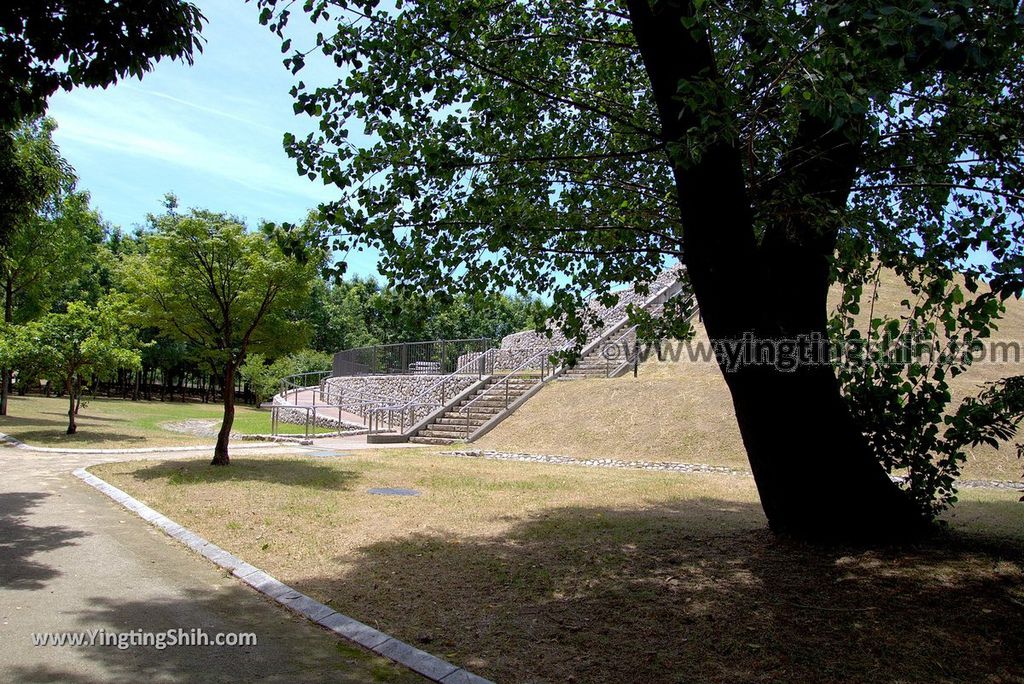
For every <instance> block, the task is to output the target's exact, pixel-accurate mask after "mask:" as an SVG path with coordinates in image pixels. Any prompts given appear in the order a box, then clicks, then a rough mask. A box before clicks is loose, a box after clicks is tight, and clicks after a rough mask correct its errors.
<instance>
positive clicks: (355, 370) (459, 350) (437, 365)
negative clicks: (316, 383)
mask: <svg viewBox="0 0 1024 684" xmlns="http://www.w3.org/2000/svg"><path fill="white" fill-rule="evenodd" d="M492 346H493V345H492V340H491V339H490V338H489V337H479V338H474V339H465V340H431V341H428V342H400V343H397V344H381V345H376V346H373V347H356V348H355V349H346V350H344V351H340V352H338V353H337V354H335V355H334V366H333V371H332V375H334V376H335V377H337V376H344V375H396V374H412V373H418V374H423V375H447V374H449V373H453V372H455V370H456V368H457V366H458V362H459V357H461V356H463V355H465V354H482V353H483V352H485V351H487V350H488V349H491V347H492Z"/></svg>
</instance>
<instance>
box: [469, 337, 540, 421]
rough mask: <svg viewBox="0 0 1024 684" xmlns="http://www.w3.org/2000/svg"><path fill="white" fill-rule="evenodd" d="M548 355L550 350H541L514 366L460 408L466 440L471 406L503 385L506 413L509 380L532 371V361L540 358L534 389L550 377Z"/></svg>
mask: <svg viewBox="0 0 1024 684" xmlns="http://www.w3.org/2000/svg"><path fill="white" fill-rule="evenodd" d="M550 355H551V350H549V349H542V350H541V351H538V352H537V353H535V354H534V355H533V356H531V357H530V358H528V359H526V360H525V361H523V362H522V363H521V364H519V365H518V366H516V367H515V368H513V369H512V370H510V371H509V372H508V373H506V374H505V376H504V377H502V378H501V380H498V381H497V382H495V383H494V384H493V385H491V386H490V387H487V388H486V389H485V390H483V391H482V392H481V393H480V396H478V397H476V398H475V399H472V400H470V401H469V403H467V404H466V405H465V406H463V407H462V408H460V409H459V410H458V413H459V415H462V414H463V413H465V414H466V439H469V421H470V416H471V412H470V409H471V408H472V406H473V405H474V404H476V403H477V402H478V401H480V400H482V399H484V398H485V397H487V398H493V395H491V394H490V391H491V390H492V389H493V388H495V387H497V386H498V385H501V384H504V385H505V409H504V410H505V411H507V410H508V407H509V404H510V403H511V402H509V386H508V383H509V380H511V379H512V376H514V375H518V374H520V373H522V372H523V371H524V370H526V369H527V368H529V370H533V368H532V365H533V363H534V361H535V360H536V359H537V357H538V356H539V357H541V358H540V378H539V379H538V380H537V382H535V383H534V384H533V385H531V386H530V389H533V387H535V386H536V385H537V384H538V383H541V382H544V381H545V379H546V378H547V377H548V376H549V375H550V373H549V372H548V366H549V365H550V361H549V360H548V357H549V356H550Z"/></svg>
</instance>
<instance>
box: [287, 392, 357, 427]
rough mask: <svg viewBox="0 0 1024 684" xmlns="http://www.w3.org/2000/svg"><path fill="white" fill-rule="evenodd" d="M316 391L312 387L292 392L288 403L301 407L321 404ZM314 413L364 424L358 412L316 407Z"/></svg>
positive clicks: (354, 423)
mask: <svg viewBox="0 0 1024 684" xmlns="http://www.w3.org/2000/svg"><path fill="white" fill-rule="evenodd" d="M318 393H319V392H318V391H317V390H315V389H312V388H311V389H305V390H300V391H298V392H293V393H292V394H289V395H288V405H289V406H299V407H302V406H314V405H315V404H322V403H323V402H321V401H319V400H318V399H317V394H318ZM282 405H283V404H282ZM316 414H317V415H318V416H323V417H324V418H339V419H340V420H342V421H344V422H346V423H351V424H353V425H364V421H363V417H362V416H360V415H359V414H357V413H349V412H348V411H339V410H338V409H336V408H334V409H332V408H318V409H316Z"/></svg>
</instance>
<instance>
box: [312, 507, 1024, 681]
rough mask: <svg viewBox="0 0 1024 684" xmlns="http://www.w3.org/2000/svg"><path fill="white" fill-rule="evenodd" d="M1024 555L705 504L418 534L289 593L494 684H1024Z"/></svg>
mask: <svg viewBox="0 0 1024 684" xmlns="http://www.w3.org/2000/svg"><path fill="white" fill-rule="evenodd" d="M1022 559H1024V554H1022V553H1021V548H1020V546H1013V545H1009V546H1008V545H1006V544H1001V543H998V542H994V541H993V540H982V541H981V542H977V540H975V539H973V538H965V537H963V536H962V535H961V536H957V535H942V536H940V537H938V538H936V539H934V540H931V541H929V542H928V543H923V544H919V545H914V546H911V547H904V548H879V549H873V550H867V551H865V550H862V549H843V548H821V547H814V546H809V545H805V544H802V543H798V542H795V541H791V540H785V539H779V538H777V537H774V536H773V535H772V534H771V533H770V532H768V531H767V530H766V529H765V527H764V519H763V516H762V514H761V511H760V509H759V507H758V506H756V505H754V504H744V503H735V502H727V501H719V500H712V499H703V500H688V501H677V502H671V503H668V504H661V503H659V504H656V505H653V506H651V507H650V508H646V509H644V510H617V509H613V508H601V507H594V508H562V509H553V510H549V511H546V512H544V513H543V514H541V515H536V516H533V517H530V518H527V519H524V520H522V521H521V522H519V523H517V524H516V525H515V526H513V527H512V528H511V529H509V530H508V532H507V533H506V534H503V535H500V536H496V537H472V538H458V537H451V536H449V537H445V536H438V535H413V536H410V537H406V538H402V539H398V540H392V541H387V542H383V543H377V544H374V545H371V546H368V547H365V548H363V549H361V550H360V553H359V554H358V555H357V556H355V558H352V557H345V558H339V559H338V562H339V568H346V570H339V572H338V573H337V574H332V575H330V576H324V577H315V578H311V579H307V580H304V581H296V582H295V585H296V586H297V588H299V589H300V590H303V591H306V592H307V593H310V594H312V595H314V596H317V597H318V598H320V599H321V600H330V601H331V602H332V604H333V605H335V607H337V608H338V609H339V610H340V611H342V612H349V614H351V615H353V617H356V618H357V619H360V620H363V621H365V622H369V623H370V624H373V625H375V626H377V627H378V628H380V629H383V630H384V631H386V632H389V633H392V634H394V635H395V636H397V637H398V638H400V639H405V640H407V641H409V642H411V643H414V644H417V645H419V646H420V647H421V648H424V649H426V650H429V651H432V652H434V653H438V654H447V655H448V656H449V657H450V659H451V660H452V661H453V662H455V663H457V664H460V665H463V666H465V667H467V668H469V669H471V670H473V671H476V672H478V674H481V675H483V676H486V677H489V678H491V679H495V680H496V681H552V682H565V681H573V680H575V681H580V682H584V681H585V682H662V681H687V682H693V681H728V682H737V681H741V682H761V681H764V682H774V681H877V680H887V681H895V680H899V681H915V682H917V681H921V682H924V681H927V682H933V681H984V680H985V679H986V677H990V678H992V679H991V680H992V681H996V680H997V679H998V678H1002V680H1009V681H1017V679H1015V678H1019V677H1021V676H1022V675H1024V669H1022V668H1024V665H1022V663H1021V654H1022V653H1024V630H1022V629H1021V624H1022V620H1024V588H1022V587H1024V585H1022V571H1021V568H1022V566H1024V560H1022Z"/></svg>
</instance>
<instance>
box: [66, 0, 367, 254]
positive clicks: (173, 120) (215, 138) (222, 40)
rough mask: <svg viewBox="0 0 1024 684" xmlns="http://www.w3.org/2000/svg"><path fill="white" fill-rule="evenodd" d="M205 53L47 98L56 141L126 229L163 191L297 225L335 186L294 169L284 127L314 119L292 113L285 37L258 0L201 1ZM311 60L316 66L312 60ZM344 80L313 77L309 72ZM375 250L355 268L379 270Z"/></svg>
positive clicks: (96, 201) (300, 127)
mask: <svg viewBox="0 0 1024 684" xmlns="http://www.w3.org/2000/svg"><path fill="white" fill-rule="evenodd" d="M196 4H197V5H198V6H199V7H200V9H201V10H202V11H203V14H205V15H206V17H207V20H208V24H207V26H206V27H205V28H204V30H203V37H204V38H205V39H206V45H205V49H204V52H203V53H202V54H199V55H197V56H196V60H195V64H194V65H193V66H192V67H189V66H187V65H186V64H182V63H180V62H171V61H169V60H163V61H161V62H160V63H159V64H157V65H156V67H155V69H154V70H153V71H152V72H150V73H149V74H147V75H146V76H145V78H143V79H142V80H141V81H139V80H138V79H127V80H125V81H122V82H120V83H118V84H116V85H114V86H111V87H110V88H107V89H105V90H102V89H85V88H76V89H75V90H73V91H71V92H70V93H65V92H59V93H57V94H56V95H54V96H53V97H52V98H51V100H50V106H49V115H50V116H51V117H53V118H54V119H56V121H57V123H58V129H57V132H56V134H55V139H56V140H57V143H58V144H59V145H60V148H61V151H62V152H63V154H64V156H65V158H67V160H68V161H69V162H71V164H72V166H74V168H75V170H76V171H77V173H78V176H79V179H80V181H79V187H80V188H82V189H85V190H88V191H89V192H90V193H91V194H92V202H93V206H94V207H96V208H97V209H99V211H100V212H101V213H102V214H103V217H104V218H105V219H106V220H108V221H109V222H111V223H113V224H114V225H119V226H121V227H123V228H125V229H130V228H131V227H132V226H133V225H138V224H142V223H143V222H144V221H145V217H146V214H147V213H150V212H153V213H158V212H159V211H160V210H161V199H162V198H163V195H164V194H165V193H167V192H174V193H175V194H176V195H178V198H179V200H180V202H181V205H182V206H184V207H203V208H206V209H212V210H215V211H224V212H228V213H231V214H235V215H238V216H240V217H242V218H243V219H245V220H246V222H247V223H248V224H249V225H250V226H255V225H256V223H257V221H259V220H260V219H267V220H270V221H292V222H295V221H301V220H302V219H303V218H304V217H305V215H306V213H307V212H308V211H309V210H310V209H311V208H313V207H315V206H316V205H317V204H318V203H319V202H321V201H324V200H328V199H332V198H333V197H335V196H336V193H337V190H336V189H334V191H333V193H332V189H331V188H327V187H325V186H324V185H323V184H322V183H321V182H320V181H310V180H308V179H306V178H305V177H300V176H298V174H297V173H296V172H295V164H294V163H293V162H292V161H291V160H290V159H289V158H288V156H287V155H286V154H285V152H284V150H283V148H282V147H281V138H282V135H283V134H284V132H285V131H291V132H294V133H299V132H301V131H304V130H306V129H307V127H308V126H310V125H311V122H310V121H309V120H308V119H304V118H303V119H300V118H298V117H296V116H295V115H294V114H293V113H292V99H291V96H290V95H289V94H288V90H289V89H290V88H291V86H292V84H293V78H294V77H293V76H292V75H291V74H290V73H289V72H288V71H287V70H286V69H285V68H284V66H283V65H282V64H281V60H282V57H283V56H282V54H281V50H280V41H279V40H278V38H277V37H276V36H274V35H273V34H271V33H270V32H269V31H268V30H267V29H266V28H265V27H263V26H260V24H259V22H258V20H257V16H258V11H257V9H256V7H255V5H254V4H247V3H244V2H242V0H198V1H196ZM311 68H315V66H314V65H311ZM310 76H313V77H314V78H316V77H320V78H324V79H326V78H332V79H333V78H336V77H337V74H331V73H326V72H323V73H320V74H316V73H315V72H313V74H307V72H306V71H304V72H303V78H304V79H305V80H307V82H309V81H310ZM375 262H376V255H374V254H369V253H365V252H364V253H361V254H358V255H352V256H351V257H350V261H349V272H350V273H359V274H365V273H375V272H376V269H375Z"/></svg>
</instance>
